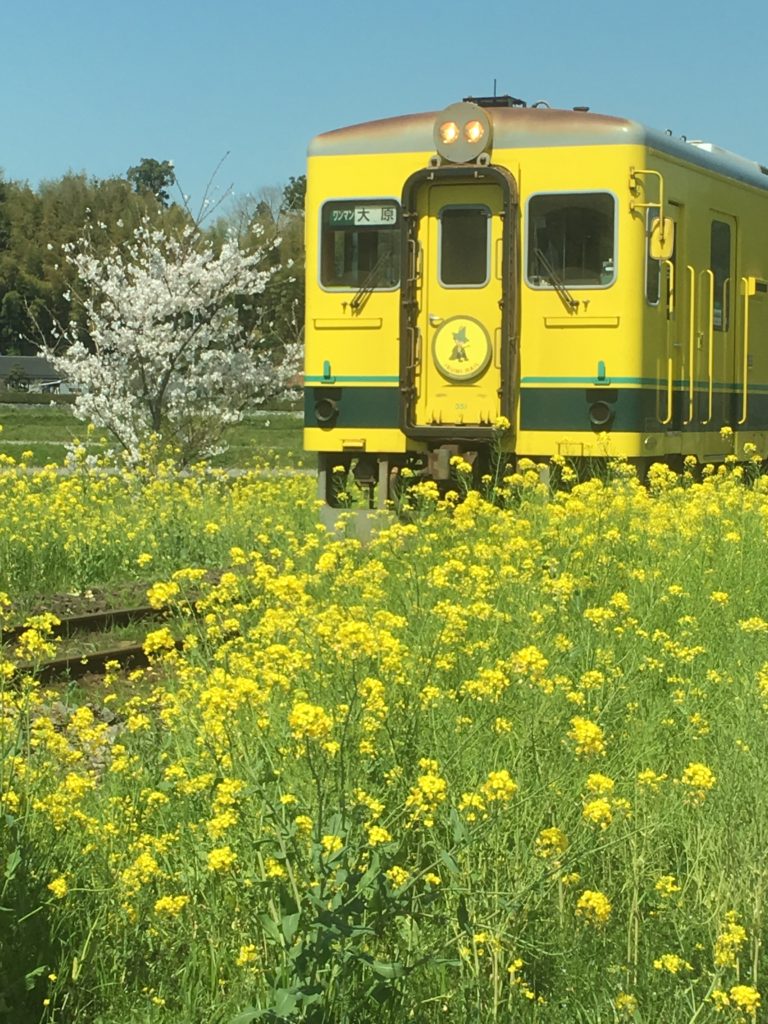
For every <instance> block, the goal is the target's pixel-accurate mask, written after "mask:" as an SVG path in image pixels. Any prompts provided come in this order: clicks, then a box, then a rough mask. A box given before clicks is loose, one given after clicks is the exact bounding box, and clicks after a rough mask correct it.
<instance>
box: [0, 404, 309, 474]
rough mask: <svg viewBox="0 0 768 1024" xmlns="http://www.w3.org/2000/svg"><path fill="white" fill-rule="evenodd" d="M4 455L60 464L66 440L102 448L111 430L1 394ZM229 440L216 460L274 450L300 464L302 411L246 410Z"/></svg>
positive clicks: (224, 462) (235, 463)
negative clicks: (6, 400) (90, 430)
mask: <svg viewBox="0 0 768 1024" xmlns="http://www.w3.org/2000/svg"><path fill="white" fill-rule="evenodd" d="M0 423H1V424H2V425H3V428H4V429H3V432H2V434H0V456H2V455H6V456H10V457H11V458H14V459H16V460H18V459H19V457H20V455H21V453H22V452H25V451H28V452H31V453H32V455H31V457H28V458H26V459H25V462H26V463H27V464H28V465H32V466H44V465H47V464H48V463H54V464H56V465H61V464H62V463H63V461H64V457H65V455H66V446H67V445H69V444H72V443H73V441H74V440H75V439H79V440H80V441H82V442H83V443H84V444H85V446H86V448H87V449H88V450H90V451H93V452H97V451H99V452H100V451H101V450H102V448H103V445H101V444H99V443H98V438H100V437H101V436H105V437H106V439H107V440H106V443H107V446H109V444H110V440H109V436H108V434H107V432H106V431H97V432H96V433H95V434H93V435H92V436H91V437H90V438H89V437H87V435H86V425H85V424H84V423H83V422H82V421H81V420H77V419H75V417H74V416H73V415H72V410H71V408H70V406H68V405H44V404H41V405H29V404H23V405H22V404H2V401H1V400H0ZM224 442H225V443H226V444H227V445H228V449H227V451H226V452H224V453H223V454H222V455H219V456H217V457H216V458H215V459H213V460H212V465H214V466H223V467H227V468H234V467H237V468H242V467H245V466H248V465H250V464H252V463H253V460H254V458H260V459H266V458H268V457H269V455H270V453H272V454H273V455H275V456H277V457H279V458H280V459H281V460H282V461H283V462H284V463H285V464H287V465H292V466H295V465H297V464H298V463H299V462H300V461H302V454H301V420H300V414H299V413H292V412H283V411H279V412H268V411H264V412H258V413H255V414H252V415H249V416H247V417H246V418H245V419H244V420H243V422H242V423H238V424H236V425H234V426H232V427H230V428H229V429H228V430H227V431H226V433H225V435H224Z"/></svg>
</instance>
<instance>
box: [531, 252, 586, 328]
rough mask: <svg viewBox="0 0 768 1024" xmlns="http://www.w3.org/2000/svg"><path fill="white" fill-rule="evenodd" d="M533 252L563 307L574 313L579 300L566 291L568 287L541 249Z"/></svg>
mask: <svg viewBox="0 0 768 1024" xmlns="http://www.w3.org/2000/svg"><path fill="white" fill-rule="evenodd" d="M533 254H534V256H535V257H536V259H537V260H538V261H539V263H540V264H541V265H542V267H543V268H544V270H545V272H546V276H547V277H548V278H549V283H550V284H551V285H552V287H553V288H554V289H555V291H556V292H557V294H558V295H559V296H560V298H561V299H562V301H563V304H564V305H565V308H566V309H567V310H568V311H569V312H570V313H575V312H576V310H577V309H578V308H579V300H578V299H574V297H573V296H572V295H571V293H570V292H569V291H568V289H567V288H566V286H565V282H564V281H563V279H562V278H561V277H560V275H559V274H558V272H557V271H556V270H555V268H554V267H553V266H552V264H551V263H550V262H549V260H548V259H547V257H546V256H545V255H544V253H543V252H542V251H541V249H534V250H533Z"/></svg>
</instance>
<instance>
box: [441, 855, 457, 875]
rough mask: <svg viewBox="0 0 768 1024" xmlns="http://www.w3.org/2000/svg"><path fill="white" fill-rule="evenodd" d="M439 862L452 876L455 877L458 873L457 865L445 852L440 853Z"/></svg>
mask: <svg viewBox="0 0 768 1024" xmlns="http://www.w3.org/2000/svg"><path fill="white" fill-rule="evenodd" d="M440 860H441V861H442V862H443V864H445V866H446V867H447V868H448V870H449V871H450V873H451V874H452V875H457V874H458V873H459V865H458V864H457V863H456V861H455V860H454V859H453V857H452V856H451V855H450V853H448V851H447V850H441V851H440Z"/></svg>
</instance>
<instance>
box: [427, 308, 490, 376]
mask: <svg viewBox="0 0 768 1024" xmlns="http://www.w3.org/2000/svg"><path fill="white" fill-rule="evenodd" d="M491 353H492V347H491V339H490V337H489V336H488V332H487V331H486V329H485V328H484V327H483V325H482V324H481V323H480V321H479V320H475V319H473V317H471V316H452V317H451V318H450V319H449V320H446V321H445V322H444V323H442V324H440V326H439V327H438V329H437V330H436V331H435V336H434V338H433V339H432V358H433V359H434V362H435V366H436V367H437V369H438V370H439V371H440V373H441V374H442V375H443V377H445V378H446V379H447V380H453V381H458V382H459V383H464V382H465V381H470V380H473V379H474V378H475V377H479V376H480V374H481V373H482V372H483V370H485V368H486V367H487V366H488V363H489V362H490V361H491Z"/></svg>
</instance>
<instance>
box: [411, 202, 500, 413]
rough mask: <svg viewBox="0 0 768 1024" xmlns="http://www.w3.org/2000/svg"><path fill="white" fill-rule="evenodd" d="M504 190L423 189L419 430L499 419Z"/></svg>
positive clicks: (415, 409) (415, 410) (416, 409)
mask: <svg viewBox="0 0 768 1024" xmlns="http://www.w3.org/2000/svg"><path fill="white" fill-rule="evenodd" d="M503 209H504V195H503V191H502V188H501V186H499V185H497V184H494V183H491V182H487V183H483V184H471V185H466V184H461V185H451V184H438V183H429V184H425V185H423V186H422V188H421V189H420V194H419V197H418V202H417V210H416V213H417V218H418V238H419V246H420V252H421V264H422V265H421V277H422V281H421V297H420V299H421V301H420V303H419V310H418V313H417V333H418V336H419V338H420V339H421V344H420V345H419V351H418V352H417V355H416V363H417V366H416V378H417V381H418V387H417V394H416V398H415V402H414V404H413V416H414V425H415V426H416V427H419V426H425V427H431V426H439V425H446V424H451V425H454V426H458V427H468V428H471V427H473V426H489V425H491V424H493V422H494V420H495V419H496V418H497V416H499V414H500V412H501V367H502V353H501V347H502V335H503V331H502V317H503V313H502V309H503V288H502V273H503V259H502V253H503V238H504V227H503V216H502V213H503Z"/></svg>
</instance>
